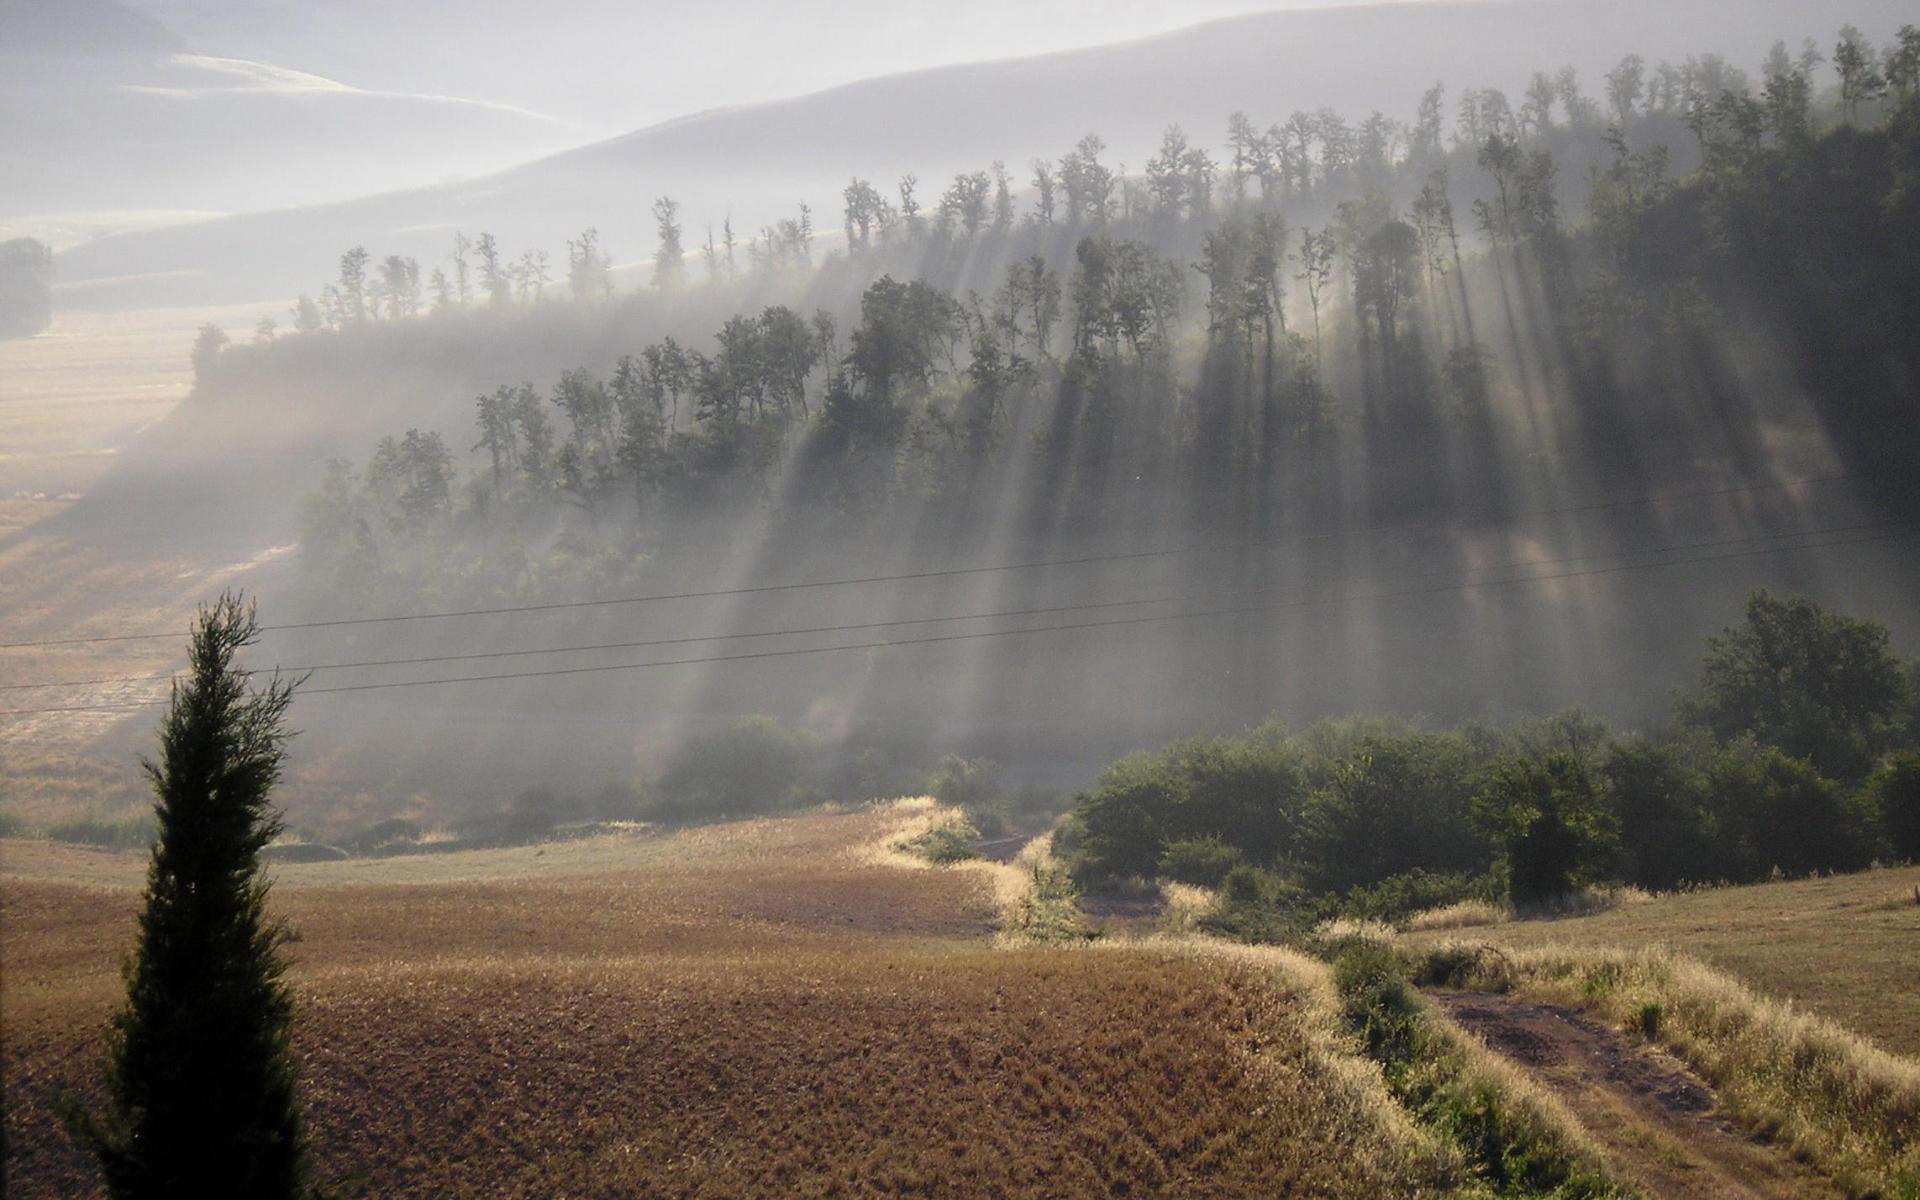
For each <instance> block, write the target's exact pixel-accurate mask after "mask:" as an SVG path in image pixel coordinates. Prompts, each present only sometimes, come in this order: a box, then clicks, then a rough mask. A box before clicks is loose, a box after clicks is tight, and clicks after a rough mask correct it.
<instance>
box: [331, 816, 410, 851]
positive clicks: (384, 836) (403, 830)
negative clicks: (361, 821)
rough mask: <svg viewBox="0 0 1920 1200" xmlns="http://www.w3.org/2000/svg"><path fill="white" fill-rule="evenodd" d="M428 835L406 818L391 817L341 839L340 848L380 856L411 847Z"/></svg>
mask: <svg viewBox="0 0 1920 1200" xmlns="http://www.w3.org/2000/svg"><path fill="white" fill-rule="evenodd" d="M425 833H426V831H425V830H423V829H421V828H420V826H419V825H418V824H417V823H415V822H413V821H409V820H407V819H406V818H404V817H391V818H389V819H387V820H385V821H378V822H375V823H374V824H372V825H369V826H367V827H366V828H365V829H362V830H360V831H359V832H358V833H350V834H348V835H347V836H346V837H343V838H341V839H340V846H341V848H342V849H344V850H346V851H347V852H348V853H351V854H378V853H380V852H381V851H383V850H392V849H395V848H397V847H401V846H410V845H412V844H414V843H415V842H418V841H419V840H420V839H421V837H422V836H424V835H425Z"/></svg>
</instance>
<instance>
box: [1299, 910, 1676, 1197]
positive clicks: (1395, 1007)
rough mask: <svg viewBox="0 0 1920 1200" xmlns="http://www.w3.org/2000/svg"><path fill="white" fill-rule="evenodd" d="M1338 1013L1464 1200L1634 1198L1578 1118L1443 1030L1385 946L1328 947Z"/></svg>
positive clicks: (1363, 942) (1358, 942)
mask: <svg viewBox="0 0 1920 1200" xmlns="http://www.w3.org/2000/svg"><path fill="white" fill-rule="evenodd" d="M1333 982H1334V986H1335V988H1336V989H1337V990H1338V993H1339V998H1340V1006H1341V1012H1342V1015H1343V1017H1344V1019H1345V1021H1346V1024H1347V1026H1348V1028H1349V1029H1351V1030H1352V1031H1353V1033H1354V1034H1355V1035H1357V1036H1358V1037H1359V1038H1360V1041H1361V1044H1362V1046H1363V1047H1364V1048H1365V1050H1366V1053H1367V1055H1368V1057H1370V1058H1372V1059H1373V1060H1374V1061H1375V1062H1377V1063H1379V1064H1380V1067H1381V1071H1382V1074H1383V1076H1384V1078H1385V1080H1386V1084H1387V1088H1388V1089H1389V1090H1390V1091H1391V1092H1392V1094H1393V1096H1394V1098H1395V1099H1396V1100H1398V1101H1399V1102H1400V1104H1401V1105H1402V1106H1404V1107H1405V1108H1406V1110H1407V1111H1408V1112H1409V1113H1411V1114H1412V1116H1413V1118H1414V1120H1415V1121H1417V1122H1418V1123H1419V1124H1421V1125H1422V1126H1424V1127H1426V1128H1427V1129H1429V1130H1432V1131H1433V1132H1434V1133H1435V1134H1437V1135H1438V1136H1439V1137H1440V1138H1441V1139H1443V1140H1444V1141H1445V1142H1447V1143H1448V1144H1450V1145H1452V1146H1454V1147H1456V1148H1457V1149H1458V1150H1459V1152H1460V1154H1461V1156H1462V1159H1463V1161H1464V1163H1465V1164H1466V1173H1467V1176H1468V1178H1467V1179H1466V1180H1464V1181H1463V1183H1464V1185H1465V1187H1464V1190H1465V1194H1468V1195H1473V1194H1476V1193H1477V1194H1481V1195H1487V1196H1499V1197H1552V1198H1553V1200H1611V1198H1621V1200H1624V1198H1626V1197H1635V1196H1639V1195H1640V1192H1639V1191H1638V1190H1637V1189H1636V1188H1634V1187H1633V1186H1631V1185H1630V1184H1627V1183H1625V1182H1623V1181H1621V1180H1619V1179H1617V1178H1615V1177H1614V1176H1613V1174H1612V1173H1611V1172H1610V1171H1609V1170H1608V1169H1607V1168H1606V1166H1605V1165H1604V1164H1605V1158H1604V1156H1603V1155H1602V1154H1601V1152H1600V1151H1599V1150H1598V1149H1597V1148H1596V1147H1595V1146H1594V1145H1593V1144H1592V1143H1591V1141H1590V1140H1589V1139H1588V1138H1587V1135H1586V1133H1585V1131H1584V1130H1582V1129H1581V1127H1580V1124H1579V1122H1578V1120H1576V1119H1575V1118H1574V1116H1573V1115H1572V1114H1571V1113H1569V1112H1567V1110H1566V1109H1565V1107H1564V1106H1562V1105H1561V1103H1560V1102H1559V1101H1558V1100H1557V1099H1555V1098H1554V1097H1553V1096H1551V1095H1549V1094H1548V1093H1546V1092H1544V1091H1542V1090H1540V1089H1539V1088H1537V1087H1535V1086H1534V1085H1533V1084H1532V1083H1531V1082H1529V1081H1528V1080H1527V1079H1526V1078H1525V1077H1524V1076H1523V1075H1521V1074H1520V1073H1519V1072H1518V1071H1516V1070H1514V1069H1513V1068H1512V1067H1510V1066H1508V1065H1507V1064H1506V1063H1505V1062H1503V1061H1501V1060H1500V1058H1499V1057H1498V1056H1497V1055H1495V1054H1493V1053H1492V1052H1491V1051H1489V1050H1487V1049H1486V1047H1484V1046H1482V1045H1481V1044H1480V1043H1479V1042H1477V1041H1475V1040H1474V1039H1473V1038H1471V1037H1469V1036H1467V1035H1466V1034H1464V1033H1462V1032H1461V1031H1460V1030H1459V1029H1458V1028H1457V1027H1456V1026H1454V1025H1453V1024H1452V1023H1451V1022H1449V1021H1446V1020H1443V1019H1440V1018H1437V1017H1435V1016H1434V1014H1433V1013H1432V1011H1431V1010H1430V1008H1429V1007H1428V1005H1427V1002H1426V1001H1425V1000H1424V999H1423V998H1422V997H1421V996H1420V994H1419V992H1418V991H1416V990H1415V988H1414V987H1413V984H1412V982H1411V980H1410V978H1409V975H1408V965H1407V963H1406V961H1405V960H1404V959H1402V958H1401V956H1400V955H1399V954H1398V953H1396V952H1395V951H1394V950H1393V949H1392V948H1390V947H1388V946H1386V945H1383V944H1381V943H1379V942H1377V941H1373V940H1369V939H1355V940H1352V941H1349V942H1347V943H1346V944H1344V945H1343V946H1341V947H1340V948H1339V949H1338V952H1337V954H1336V955H1335V958H1334V965H1333Z"/></svg>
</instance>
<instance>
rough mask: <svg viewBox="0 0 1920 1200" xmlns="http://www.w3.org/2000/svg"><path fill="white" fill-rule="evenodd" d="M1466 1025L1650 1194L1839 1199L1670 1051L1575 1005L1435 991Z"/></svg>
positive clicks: (1705, 1199) (1704, 1199) (1733, 1199)
mask: <svg viewBox="0 0 1920 1200" xmlns="http://www.w3.org/2000/svg"><path fill="white" fill-rule="evenodd" d="M1434 999H1435V1000H1436V1001H1437V1002H1438V1003H1439V1004H1440V1006H1441V1007H1442V1008H1444V1009H1445V1010H1446V1012H1447V1015H1449V1016H1451V1017H1452V1018H1453V1019H1454V1020H1455V1021H1456V1022H1458V1023H1459V1024H1460V1025H1461V1026H1462V1027H1463V1028H1465V1029H1467V1030H1468V1031H1470V1032H1472V1033H1473V1034H1475V1035H1476V1036H1478V1037H1479V1038H1480V1039H1481V1040H1482V1041H1484V1042H1486V1043H1487V1045H1488V1046H1490V1047H1492V1048H1493V1049H1494V1050H1496V1051H1498V1052H1499V1053H1501V1054H1503V1055H1505V1056H1506V1057H1508V1058H1510V1059H1512V1060H1513V1061H1514V1062H1515V1063H1517V1064H1519V1065H1520V1066H1521V1067H1522V1068H1524V1069H1525V1070H1526V1072H1527V1074H1528V1075H1530V1076H1531V1077H1532V1078H1534V1079H1535V1080H1537V1081H1538V1082H1539V1083H1540V1084H1542V1085H1543V1086H1545V1087H1547V1088H1548V1089H1550V1090H1551V1091H1552V1092H1553V1093H1554V1094H1555V1095H1557V1096H1558V1097H1559V1098H1560V1099H1561V1100H1562V1101H1563V1102H1565V1104H1566V1105H1567V1107H1568V1108H1570V1109H1571V1110H1572V1111H1573V1113H1574V1115H1575V1116H1577V1117H1579V1118H1580V1121H1581V1123H1582V1124H1584V1125H1585V1126H1586V1127H1587V1129H1588V1130H1589V1131H1591V1133H1592V1134H1593V1136H1594V1139H1595V1140H1596V1141H1598V1142H1599V1143H1600V1145H1601V1147H1602V1148H1603V1149H1604V1150H1605V1151H1606V1152H1607V1154H1608V1156H1609V1157H1610V1158H1611V1159H1612V1160H1613V1162H1614V1164H1615V1165H1616V1166H1617V1167H1619V1169H1620V1170H1621V1171H1622V1172H1623V1173H1624V1174H1626V1175H1627V1176H1629V1177H1630V1178H1632V1179H1634V1180H1635V1181H1637V1182H1638V1183H1639V1184H1640V1185H1641V1186H1642V1187H1644V1188H1645V1189H1646V1191H1647V1193H1648V1195H1650V1196H1657V1197H1661V1198H1663V1200H1666V1198H1677V1200H1693V1198H1695V1197H1697V1198H1699V1200H1709V1198H1713V1200H1745V1198H1747V1197H1753V1198H1756V1200H1775V1198H1776V1197H1777V1198H1779V1200H1792V1198H1800V1197H1836V1198H1837V1197H1839V1196H1840V1195H1841V1193H1840V1192H1839V1191H1838V1190H1836V1189H1835V1188H1834V1186H1833V1185H1832V1184H1831V1183H1829V1182H1827V1181H1826V1180H1825V1179H1823V1178H1821V1177H1820V1176H1818V1175H1816V1174H1814V1173H1813V1172H1811V1171H1809V1170H1808V1169H1807V1168H1805V1167H1803V1166H1801V1165H1800V1164H1799V1163H1796V1162H1794V1161H1793V1160H1792V1159H1790V1158H1788V1157H1787V1156H1786V1155H1785V1154H1784V1153H1782V1152H1780V1151H1779V1150H1777V1149H1775V1148H1774V1147H1771V1146H1768V1145H1766V1144H1764V1143H1761V1142H1756V1141H1754V1140H1753V1139H1752V1138H1750V1137H1748V1136H1747V1135H1746V1134H1744V1133H1742V1132H1741V1131H1740V1130H1739V1129H1738V1128H1737V1127H1736V1126H1735V1125H1734V1124H1733V1123H1732V1122H1731V1121H1730V1120H1728V1119H1727V1118H1726V1116H1725V1115H1724V1114H1723V1113H1721V1112H1720V1110H1719V1105H1718V1103H1717V1102H1716V1100H1715V1099H1714V1095H1713V1092H1712V1091H1711V1090H1710V1089H1708V1087H1707V1086H1706V1085H1705V1084H1704V1083H1702V1082H1701V1081H1700V1080H1699V1079H1698V1078H1697V1077H1696V1076H1694V1075H1693V1073H1692V1072H1690V1071H1688V1070H1687V1069H1686V1068H1685V1067H1684V1066H1682V1065H1681V1064H1680V1063H1678V1062H1676V1061H1675V1060H1674V1059H1672V1058H1670V1057H1668V1056H1667V1055H1664V1054H1661V1053H1659V1052H1658V1051H1656V1050H1653V1049H1651V1048H1648V1047H1645V1046H1641V1045H1637V1044H1634V1043H1632V1042H1630V1041H1629V1040H1628V1039H1627V1038H1625V1037H1623V1036H1622V1035H1620V1034H1619V1033H1617V1032H1615V1031H1614V1030H1612V1029H1609V1028H1607V1027H1606V1026H1605V1025H1603V1024H1601V1023H1600V1022H1598V1021H1595V1020H1593V1019H1592V1018H1591V1017H1589V1016H1587V1015H1586V1014H1584V1013H1581V1012H1580V1011H1578V1010H1576V1009H1571V1008H1563V1007H1560V1006H1557V1005H1552V1004H1540V1003H1535V1002H1533V1001H1528V1000H1519V999H1515V998H1513V997H1511V996H1502V995H1495V994H1491V993H1485V992H1437V993H1435V994H1434Z"/></svg>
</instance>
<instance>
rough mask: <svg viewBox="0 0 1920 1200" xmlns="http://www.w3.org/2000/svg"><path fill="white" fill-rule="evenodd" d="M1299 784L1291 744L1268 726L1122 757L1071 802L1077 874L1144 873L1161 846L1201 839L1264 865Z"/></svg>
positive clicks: (1293, 807) (1281, 843)
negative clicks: (1240, 734)
mask: <svg viewBox="0 0 1920 1200" xmlns="http://www.w3.org/2000/svg"><path fill="white" fill-rule="evenodd" d="M1304 786H1305V781H1304V775H1303V773H1302V770H1301V765H1300V761H1299V753H1298V751H1297V749H1296V748H1295V747H1294V746H1293V745H1292V744H1291V743H1290V741H1289V739H1288V738H1287V737H1286V736H1285V735H1284V733H1282V732H1281V731H1280V730H1279V729H1278V728H1277V727H1273V726H1264V727H1262V728H1260V729H1256V730H1254V731H1253V732H1251V733H1250V734H1248V735H1247V736H1246V737H1243V738H1192V739H1188V740H1186V741H1182V742H1176V743H1174V744H1173V745H1171V746H1169V747H1167V748H1166V749H1165V750H1163V751H1160V752H1158V753H1155V754H1137V755H1134V756H1132V757H1129V758H1125V759H1122V760H1120V761H1119V762H1117V763H1114V764H1113V765H1112V766H1110V767H1108V768H1107V770H1106V771H1105V772H1104V773H1103V774H1102V775H1101V777H1100V782H1099V785H1098V786H1097V787H1095V789H1094V790H1093V791H1092V792H1090V793H1088V794H1086V795H1083V796H1081V797H1079V798H1078V800H1077V801H1076V803H1075V812H1076V814H1077V815H1078V817H1079V819H1080V836H1081V839H1082V840H1081V846H1080V857H1081V862H1082V864H1083V867H1084V870H1085V873H1087V874H1089V875H1090V876H1092V877H1114V878H1118V877H1125V876H1132V875H1139V876H1145V877H1149V878H1151V877H1152V876H1153V875H1154V874H1155V873H1156V872H1157V871H1158V870H1159V865H1160V860H1161V856H1162V855H1163V854H1164V853H1165V851H1166V847H1167V844H1168V843H1169V842H1176V841H1191V840H1195V839H1205V838H1213V839H1217V840H1219V841H1221V842H1223V843H1225V844H1227V845H1231V846H1233V847H1235V848H1236V849H1238V850H1240V851H1241V852H1242V854H1243V855H1244V856H1245V857H1246V858H1247V859H1248V860H1249V861H1252V862H1271V861H1272V860H1273V859H1274V858H1275V857H1276V856H1277V855H1279V854H1280V853H1281V852H1283V851H1284V850H1286V849H1288V848H1289V847H1290V844H1291V842H1292V839H1293V832H1294V827H1295V824H1296V822H1297V820H1298V811H1299V806H1300V803H1301V797H1302V794H1303V791H1304Z"/></svg>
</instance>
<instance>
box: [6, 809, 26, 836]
mask: <svg viewBox="0 0 1920 1200" xmlns="http://www.w3.org/2000/svg"><path fill="white" fill-rule="evenodd" d="M26 836H27V823H26V822H25V821H22V820H21V819H20V818H19V817H16V816H14V815H13V814H12V813H10V812H6V811H4V810H0V838H17V837H26Z"/></svg>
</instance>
